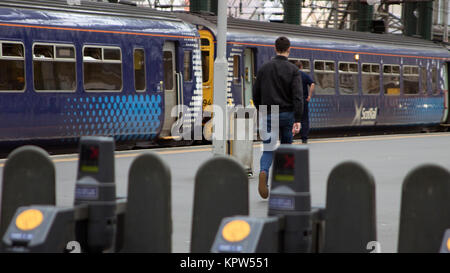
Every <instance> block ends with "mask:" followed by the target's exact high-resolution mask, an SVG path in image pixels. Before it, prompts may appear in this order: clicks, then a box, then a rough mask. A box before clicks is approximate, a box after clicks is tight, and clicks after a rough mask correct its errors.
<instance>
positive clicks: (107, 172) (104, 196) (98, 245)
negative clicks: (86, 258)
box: [74, 137, 117, 252]
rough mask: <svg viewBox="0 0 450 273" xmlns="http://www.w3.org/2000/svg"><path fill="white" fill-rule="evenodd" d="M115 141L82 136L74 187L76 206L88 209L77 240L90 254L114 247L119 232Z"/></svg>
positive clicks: (80, 222)
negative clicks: (116, 233)
mask: <svg viewBox="0 0 450 273" xmlns="http://www.w3.org/2000/svg"><path fill="white" fill-rule="evenodd" d="M114 150H115V145H114V139H113V138H111V137H82V138H81V139H80V152H79V153H80V159H79V161H78V174H77V182H76V188H75V200H74V203H75V206H79V205H85V206H88V219H87V221H79V222H77V226H76V234H77V241H79V242H80V244H81V246H82V247H84V248H85V250H86V251H87V252H103V251H105V250H108V249H110V248H112V247H113V245H114V237H115V232H116V222H117V216H116V184H115V173H114Z"/></svg>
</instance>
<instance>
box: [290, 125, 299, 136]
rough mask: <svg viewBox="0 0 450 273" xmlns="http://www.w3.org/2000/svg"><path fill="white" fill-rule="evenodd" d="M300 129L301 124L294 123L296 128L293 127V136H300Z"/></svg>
mask: <svg viewBox="0 0 450 273" xmlns="http://www.w3.org/2000/svg"><path fill="white" fill-rule="evenodd" d="M300 128H301V125H300V122H296V123H294V126H292V135H293V136H295V135H296V134H298V133H299V132H300Z"/></svg>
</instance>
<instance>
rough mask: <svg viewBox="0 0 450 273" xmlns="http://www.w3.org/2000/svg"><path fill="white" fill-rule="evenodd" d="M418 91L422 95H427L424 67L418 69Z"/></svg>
mask: <svg viewBox="0 0 450 273" xmlns="http://www.w3.org/2000/svg"><path fill="white" fill-rule="evenodd" d="M420 81H421V84H420V90H421V92H422V93H424V94H425V93H427V91H428V77H427V68H426V67H423V66H422V67H420Z"/></svg>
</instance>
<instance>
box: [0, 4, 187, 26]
mask: <svg viewBox="0 0 450 273" xmlns="http://www.w3.org/2000/svg"><path fill="white" fill-rule="evenodd" d="M68 2H71V3H76V2H79V3H80V5H78V4H69V3H68ZM1 7H9V8H21V9H31V10H46V11H54V12H64V13H74V14H86V15H95V16H114V17H125V18H135V19H151V20H163V21H173V22H180V23H181V22H182V20H181V19H179V18H178V17H177V16H175V15H174V14H172V13H170V12H164V11H158V10H155V9H152V8H147V7H145V8H142V7H137V6H131V5H124V4H117V3H108V2H106V3H105V2H93V1H74V0H72V1H68V0H1V1H0V8H1Z"/></svg>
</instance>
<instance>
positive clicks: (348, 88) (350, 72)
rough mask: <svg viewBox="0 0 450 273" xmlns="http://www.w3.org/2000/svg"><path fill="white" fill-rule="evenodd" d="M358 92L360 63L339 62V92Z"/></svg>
mask: <svg viewBox="0 0 450 273" xmlns="http://www.w3.org/2000/svg"><path fill="white" fill-rule="evenodd" d="M358 92H359V91H358V64H357V63H339V93H340V94H342V95H355V94H358Z"/></svg>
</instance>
